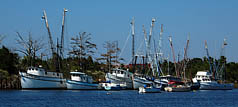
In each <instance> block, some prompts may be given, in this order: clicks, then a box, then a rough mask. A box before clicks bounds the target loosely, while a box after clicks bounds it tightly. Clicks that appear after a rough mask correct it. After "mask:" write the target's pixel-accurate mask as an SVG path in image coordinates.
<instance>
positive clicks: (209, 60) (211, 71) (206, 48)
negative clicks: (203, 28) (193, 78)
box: [205, 40, 214, 76]
mask: <svg viewBox="0 0 238 107" xmlns="http://www.w3.org/2000/svg"><path fill="white" fill-rule="evenodd" d="M205 50H206V53H207V59H208V62H209V66H210V70H209V72H210V73H213V70H212V66H213V65H212V62H211V59H210V55H209V52H208V47H207V41H206V40H205ZM213 76H214V75H213Z"/></svg>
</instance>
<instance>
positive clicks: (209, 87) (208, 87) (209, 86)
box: [199, 83, 234, 90]
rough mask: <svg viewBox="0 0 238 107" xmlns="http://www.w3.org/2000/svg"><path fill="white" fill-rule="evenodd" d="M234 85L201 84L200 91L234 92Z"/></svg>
mask: <svg viewBox="0 0 238 107" xmlns="http://www.w3.org/2000/svg"><path fill="white" fill-rule="evenodd" d="M233 88H234V85H233V84H219V83H200V88H199V89H200V90H232V89H233Z"/></svg>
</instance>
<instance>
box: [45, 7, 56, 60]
mask: <svg viewBox="0 0 238 107" xmlns="http://www.w3.org/2000/svg"><path fill="white" fill-rule="evenodd" d="M42 19H44V20H45V25H46V28H47V31H48V35H49V42H50V49H51V52H52V57H54V53H55V48H54V43H53V40H52V36H51V32H50V27H49V24H48V20H47V16H46V12H45V10H44V11H43V16H42Z"/></svg>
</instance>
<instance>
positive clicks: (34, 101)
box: [0, 89, 238, 107]
mask: <svg viewBox="0 0 238 107" xmlns="http://www.w3.org/2000/svg"><path fill="white" fill-rule="evenodd" d="M0 106H1V107H6V106H13V107H14V106H17V107H35V106H36V107H38V106H40V107H53V106H58V107H87V106H89V107H238V90H237V89H234V90H227V91H222V90H217V91H192V92H173V93H169V92H162V93H149V94H138V91H135V90H123V91H79V90H2V91H0Z"/></svg>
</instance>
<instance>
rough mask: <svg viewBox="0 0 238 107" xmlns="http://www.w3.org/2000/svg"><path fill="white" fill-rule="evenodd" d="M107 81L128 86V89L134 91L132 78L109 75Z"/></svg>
mask: <svg viewBox="0 0 238 107" xmlns="http://www.w3.org/2000/svg"><path fill="white" fill-rule="evenodd" d="M106 81H110V82H111V83H115V84H124V83H125V84H126V89H132V86H133V85H132V80H131V78H122V77H117V76H115V75H111V74H110V73H108V74H107V75H106Z"/></svg>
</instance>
